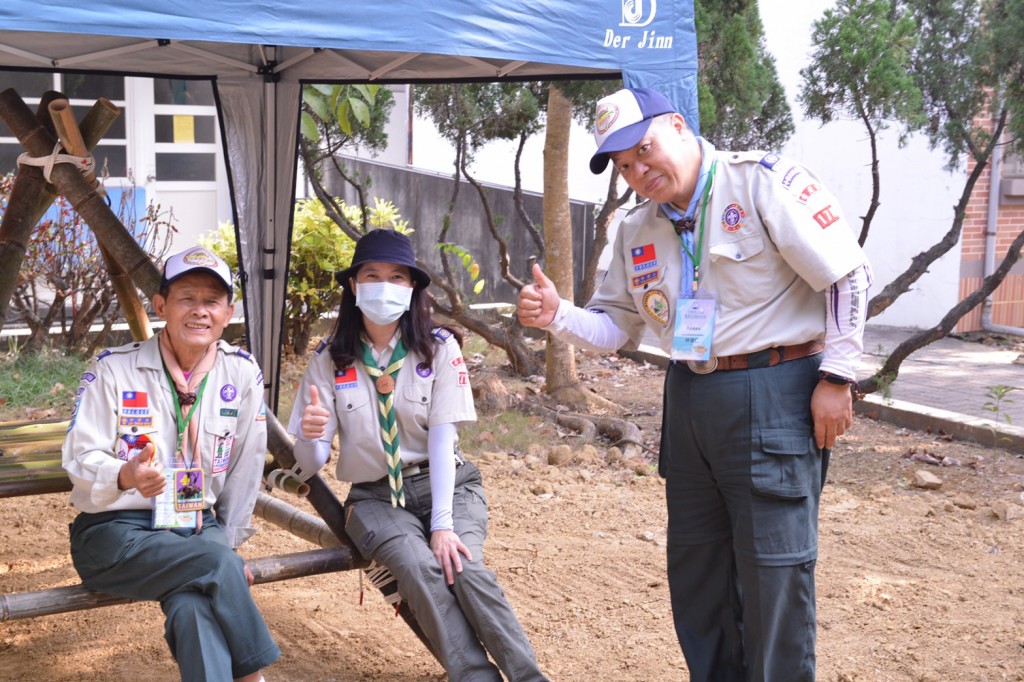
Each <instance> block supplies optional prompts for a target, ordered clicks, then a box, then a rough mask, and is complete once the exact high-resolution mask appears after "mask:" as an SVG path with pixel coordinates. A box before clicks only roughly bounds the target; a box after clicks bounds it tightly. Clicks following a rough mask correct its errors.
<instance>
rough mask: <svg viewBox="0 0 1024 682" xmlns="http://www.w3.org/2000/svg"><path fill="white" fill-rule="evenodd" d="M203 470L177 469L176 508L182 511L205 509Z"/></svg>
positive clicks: (175, 474) (175, 480) (175, 475)
mask: <svg viewBox="0 0 1024 682" xmlns="http://www.w3.org/2000/svg"><path fill="white" fill-rule="evenodd" d="M203 497H204V495H203V470H202V469H175V473H174V509H175V511H180V512H193V511H202V510H203Z"/></svg>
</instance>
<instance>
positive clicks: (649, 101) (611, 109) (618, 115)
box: [590, 88, 676, 175]
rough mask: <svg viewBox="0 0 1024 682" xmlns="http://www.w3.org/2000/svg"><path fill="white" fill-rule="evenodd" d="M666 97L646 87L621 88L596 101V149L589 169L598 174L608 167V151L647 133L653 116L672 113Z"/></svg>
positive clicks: (637, 140)
mask: <svg viewBox="0 0 1024 682" xmlns="http://www.w3.org/2000/svg"><path fill="white" fill-rule="evenodd" d="M674 113H676V108H675V107H674V106H672V103H671V102H669V101H668V99H667V98H666V97H665V96H664V95H663V94H661V93H660V92H658V91H657V90H651V89H650V88H624V89H622V90H619V91H618V92H616V93H613V94H611V95H608V96H607V97H604V98H602V99H600V100H598V101H597V116H596V117H595V119H594V120H595V124H594V141H595V142H596V143H597V153H596V154H594V156H593V157H591V159H590V172H592V173H594V174H595V175H599V174H601V173H603V172H604V169H605V168H607V167H608V154H610V153H611V152H621V151H622V150H624V149H629V148H630V147H632V146H633V145H635V144H636V143H637V142H639V141H640V140H641V139H642V138H643V136H644V135H645V134H646V133H647V129H648V128H650V127H651V121H652V120H653V119H654V117H655V116H661V115H662V114H674Z"/></svg>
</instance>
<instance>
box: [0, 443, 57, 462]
mask: <svg viewBox="0 0 1024 682" xmlns="http://www.w3.org/2000/svg"><path fill="white" fill-rule="evenodd" d="M63 444H64V441H63V440H43V441H38V442H35V443H15V444H13V445H7V444H5V443H0V463H3V462H4V461H8V462H13V461H16V460H23V461H28V460H36V459H41V458H50V457H53V455H54V453H56V454H57V455H58V456H60V448H61V445H63Z"/></svg>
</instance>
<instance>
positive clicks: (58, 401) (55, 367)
mask: <svg viewBox="0 0 1024 682" xmlns="http://www.w3.org/2000/svg"><path fill="white" fill-rule="evenodd" d="M87 364H88V360H87V359H85V358H81V357H78V356H75V355H65V354H64V353H63V352H61V351H57V350H45V351H43V352H42V353H38V354H31V353H5V354H3V355H0V420H3V421H10V420H14V419H24V418H25V412H24V409H25V408H26V407H34V408H48V407H52V408H53V409H54V410H56V412H57V416H59V417H70V416H71V410H72V408H73V407H74V402H75V390H76V389H77V388H78V382H79V380H80V379H81V377H82V372H84V371H85V367H86V365H87Z"/></svg>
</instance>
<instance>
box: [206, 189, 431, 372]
mask: <svg viewBox="0 0 1024 682" xmlns="http://www.w3.org/2000/svg"><path fill="white" fill-rule="evenodd" d="M338 204H339V205H340V206H341V208H342V213H343V215H344V216H345V219H346V220H347V221H349V223H350V224H352V225H359V224H362V222H363V221H362V220H361V217H360V214H359V207H358V206H350V205H348V204H346V203H345V202H343V201H340V200H339V201H338ZM368 222H369V225H370V229H374V228H389V229H394V230H397V231H398V232H402V233H405V234H409V233H410V232H412V230H410V229H409V222H408V221H406V220H402V218H401V216H400V215H399V213H398V210H397V209H396V208H395V206H394V204H393V203H391V202H390V201H382V200H380V199H375V200H374V206H373V207H372V208H371V209H370V210H369V221H368ZM199 241H200V243H201V244H202V245H203V246H205V247H206V248H208V249H210V250H212V251H213V252H214V253H216V254H217V255H218V256H220V257H221V258H223V259H224V260H225V261H226V262H227V263H228V265H230V266H231V267H232V269H233V270H234V271H235V272H238V268H237V265H238V255H237V253H238V252H237V249H236V247H235V228H234V226H233V225H232V224H231V223H224V224H222V225H221V226H220V227H219V228H218V229H217V230H216V231H214V232H213V233H212V234H210V235H208V236H206V237H202V238H200V240H199ZM354 250H355V242H353V241H352V239H351V238H350V237H349V236H348V235H347V234H345V233H344V232H343V231H342V230H341V228H340V227H338V225H337V224H336V223H334V221H332V220H331V219H330V218H329V217H328V216H327V211H326V209H325V208H324V205H323V203H322V202H321V201H320V200H319V199H316V198H314V199H300V200H299V201H297V202H295V213H294V218H293V225H292V244H291V257H290V260H289V269H288V289H287V293H286V299H285V327H284V339H283V340H282V343H284V344H288V345H290V346H291V347H292V350H293V351H294V352H295V353H296V354H304V353H305V352H306V349H307V348H308V346H309V341H310V336H311V334H312V332H313V328H314V325H316V323H317V321H318V320H319V319H320V318H321V317H323V316H324V315H325V314H327V313H329V312H331V311H333V310H335V309H336V308H337V307H338V302H339V301H340V300H341V287H340V286H339V285H338V283H337V282H336V281H335V279H334V273H335V272H337V271H339V270H344V269H345V268H347V267H348V266H349V264H350V263H351V262H352V255H353V251H354ZM236 288H237V287H236ZM238 289H239V290H241V289H240V288H238Z"/></svg>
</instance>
